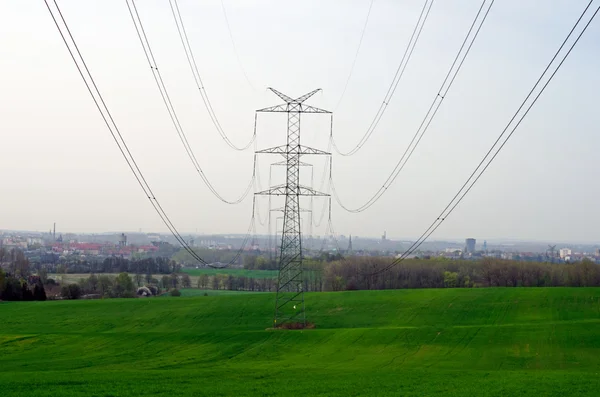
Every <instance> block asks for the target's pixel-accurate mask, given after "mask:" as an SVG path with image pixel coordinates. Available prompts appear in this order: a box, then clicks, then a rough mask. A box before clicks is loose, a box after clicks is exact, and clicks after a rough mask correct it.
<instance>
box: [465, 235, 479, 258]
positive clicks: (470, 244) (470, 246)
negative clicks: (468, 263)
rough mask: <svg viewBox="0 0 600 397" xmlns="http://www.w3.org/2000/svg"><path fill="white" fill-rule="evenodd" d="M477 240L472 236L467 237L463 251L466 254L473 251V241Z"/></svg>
mask: <svg viewBox="0 0 600 397" xmlns="http://www.w3.org/2000/svg"><path fill="white" fill-rule="evenodd" d="M476 242H477V240H475V239H474V238H468V239H466V240H465V252H466V253H467V254H472V253H474V252H475V243H476Z"/></svg>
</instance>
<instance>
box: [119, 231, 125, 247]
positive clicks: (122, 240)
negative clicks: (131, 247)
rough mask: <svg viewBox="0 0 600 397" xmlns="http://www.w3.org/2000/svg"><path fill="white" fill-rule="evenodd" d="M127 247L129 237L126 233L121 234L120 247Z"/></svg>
mask: <svg viewBox="0 0 600 397" xmlns="http://www.w3.org/2000/svg"><path fill="white" fill-rule="evenodd" d="M126 245H127V235H126V234H125V233H121V236H119V247H125V246H126Z"/></svg>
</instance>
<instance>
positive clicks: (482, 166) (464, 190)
mask: <svg viewBox="0 0 600 397" xmlns="http://www.w3.org/2000/svg"><path fill="white" fill-rule="evenodd" d="M593 1H594V0H590V2H589V3H588V5H587V6H586V7H585V9H584V10H583V12H582V13H581V15H580V16H579V18H578V19H577V22H575V25H573V27H572V28H571V31H570V32H569V34H568V35H567V37H566V38H565V39H564V41H563V42H562V44H561V45H560V47H559V48H558V50H557V51H556V53H555V54H554V56H553V57H552V59H551V60H550V62H549V63H548V65H547V66H546V68H545V69H544V71H543V72H542V74H541V75H540V77H539V78H538V80H537V81H536V83H535V84H534V86H533V87H532V88H531V90H530V91H529V93H528V94H527V96H526V97H525V99H524V100H523V102H522V103H521V105H520V106H519V108H518V109H517V111H516V112H515V114H514V115H513V116H512V118H511V119H510V121H509V122H508V123H507V125H506V127H504V129H503V130H502V132H501V134H500V135H499V136H498V138H497V139H496V141H495V142H494V144H493V145H492V146H491V147H490V149H489V150H488V152H487V153H486V154H485V156H484V157H483V159H482V160H481V162H480V163H479V164H478V165H477V167H476V168H475V170H474V171H473V172H472V173H471V175H470V176H469V178H468V179H467V180H466V181H465V183H464V184H463V185H462V186H461V188H460V189H459V190H458V192H457V193H456V195H455V196H454V197H453V198H452V200H450V202H449V203H448V205H446V207H445V208H444V209H443V210H442V212H441V213H440V214H439V215H438V217H437V218H436V219H435V220H434V221H433V222H432V223H431V225H430V226H429V227H428V228H427V229H426V230H425V231H424V232H423V234H421V236H420V237H419V238H418V239H417V241H415V242H414V243H413V244H412V245H411V246H410V247H409V248H408V249H407V250H406V251H405V252H404V253H403V254H402V255H401V256H400V257H399V258H398V259H396V260H394V261H393V262H392V263H391V264H389V265H388V266H386V267H384V268H383V269H380V270H378V271H376V272H373V273H371V274H369V275H371V276H373V275H377V274H379V273H382V272H384V271H387V270H389V269H391V268H392V267H394V266H396V265H397V264H399V263H400V262H402V261H403V260H405V259H406V258H407V257H408V256H409V255H410V254H412V253H413V252H414V251H415V250H417V249H418V248H419V247H420V246H421V244H423V242H425V240H427V238H429V236H431V234H433V232H435V231H436V230H437V229H438V228H439V227H440V225H441V224H442V223H443V222H444V221H445V220H446V219H447V218H448V216H449V215H450V214H451V213H452V212H453V211H454V209H456V207H457V206H458V204H460V202H461V201H462V200H463V199H464V197H465V196H466V195H467V194H468V193H469V192H470V191H471V189H472V188H473V186H474V185H475V183H477V181H478V180H479V178H481V176H482V175H483V173H484V172H485V171H486V170H487V169H488V167H489V166H490V164H491V163H492V162H493V161H494V159H495V158H496V156H497V155H498V154H499V153H500V151H501V150H502V148H503V147H504V145H506V143H507V142H508V140H509V139H510V138H511V137H512V135H513V134H514V132H515V131H516V129H517V128H518V127H519V125H520V124H521V122H522V121H523V119H524V118H525V117H526V116H527V114H528V113H529V111H530V110H531V108H532V107H533V105H535V103H536V102H537V100H538V98H539V97H540V96H541V95H542V93H543V92H544V90H545V89H546V87H547V86H548V84H550V82H551V81H552V79H553V78H554V76H555V75H556V73H557V72H558V70H559V69H560V68H561V66H562V64H563V63H564V62H565V60H566V59H567V57H568V56H569V54H570V53H571V51H572V50H573V48H574V47H575V45H577V43H578V42H579V39H580V38H581V37H582V36H583V34H584V33H585V31H586V30H587V28H588V27H589V25H590V24H591V22H592V21H593V20H594V18H595V17H596V15H597V14H598V11H599V10H600V6H599V7H598V8H596V11H595V12H594V13H593V14H592V16H591V17H590V19H589V20H588V21H587V23H586V24H585V26H584V27H583V29H582V30H581V32H580V33H579V35H578V36H577V38H576V39H575V41H574V42H573V43H572V44H571V46H570V48H569V50H568V51H567V52H566V54H564V55H563V56H562V59H561V60H560V62H559V63H558V65H557V66H556V67H555V69H554V71H553V72H552V73H551V74H550V76H549V77H547V80H546V82H545V83H544V84H543V86H542V87H541V89H540V90H539V92H538V93H537V94H536V95H535V97H534V98H533V100H532V101H531V103H530V104H529V105H528V106H527V108H526V110H525V111H524V112H523V114H522V115H521V116H520V118H519V119H518V121H517V122H516V123H515V124H514V126H513V128H512V130H511V131H510V133H508V135H507V136H506V138H504V140H503V141H502V139H503V137H504V135H505V134H506V132H507V131H508V130H509V128H510V127H511V124H513V122H514V121H515V120H516V119H517V117H518V116H519V112H521V110H522V109H523V108H524V107H525V106H526V104H527V101H528V100H529V98H530V97H531V96H532V95H533V94H534V92H535V91H536V89H537V87H538V86H539V85H540V82H541V81H542V80H543V79H544V77H545V76H546V74H547V72H548V71H549V70H550V68H551V67H552V65H553V64H554V63H555V62H554V61H555V60H556V58H557V57H558V55H559V54H560V52H561V51H562V49H563V48H564V46H565V44H566V43H567V42H568V41H569V39H570V38H571V35H572V34H573V32H574V31H575V29H577V26H578V25H579V24H580V22H581V20H582V19H583V17H584V16H585V14H586V13H587V11H588V9H589V7H590V6H591V5H592V3H593ZM500 141H502V143H501V144H500V145H499V146H498V143H500ZM492 152H494V153H493V155H492ZM490 155H491V157H490ZM488 158H489V160H488ZM486 161H487V163H486Z"/></svg>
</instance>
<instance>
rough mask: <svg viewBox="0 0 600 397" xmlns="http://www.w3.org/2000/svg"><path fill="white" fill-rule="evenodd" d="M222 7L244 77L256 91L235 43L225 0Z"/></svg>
mask: <svg viewBox="0 0 600 397" xmlns="http://www.w3.org/2000/svg"><path fill="white" fill-rule="evenodd" d="M221 9H222V10H223V17H224V18H225V24H226V25H227V31H228V32H229V39H230V40H231V46H232V47H233V52H234V53H235V57H236V59H237V62H238V65H239V66H240V69H241V71H242V73H243V75H244V78H245V79H246V82H247V83H248V85H249V86H250V88H252V90H253V91H256V89H255V88H254V85H253V84H252V82H251V81H250V79H249V78H248V73H246V69H245V68H244V65H243V64H242V60H241V58H240V54H239V53H238V50H237V46H236V45H235V40H234V39H233V33H232V32H231V25H230V24H229V17H228V16H227V9H226V8H225V3H224V2H223V0H221Z"/></svg>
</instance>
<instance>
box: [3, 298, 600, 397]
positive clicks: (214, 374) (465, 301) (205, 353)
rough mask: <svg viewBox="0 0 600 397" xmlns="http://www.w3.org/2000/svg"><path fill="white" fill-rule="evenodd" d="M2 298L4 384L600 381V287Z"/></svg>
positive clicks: (238, 390)
mask: <svg viewBox="0 0 600 397" xmlns="http://www.w3.org/2000/svg"><path fill="white" fill-rule="evenodd" d="M273 299H274V295H273V294H271V293H260V294H256V293H245V294H236V295H220V296H198V297H189V298H183V299H182V298H149V299H106V300H89V301H54V302H11V303H0V318H1V319H2V321H1V322H0V386H1V390H2V395H3V396H57V395H61V396H138V395H153V396H173V395H177V396H182V395H183V396H201V395H205V396H229V395H236V396H255V395H256V396H262V395H266V396H276V395H277V396H281V395H328V396H388V395H389V396H395V395H404V396H423V395H448V396H459V395H460V396H462V395H471V396H474V395H476V396H507V395H523V396H542V395H543V396H552V395H553V396H565V395H597V392H598V390H600V289H598V288H504V289H502V288H489V289H428V290H396V291H351V292H327V293H310V294H307V295H306V305H307V308H308V318H309V320H310V321H312V322H314V323H315V324H316V329H311V330H304V331H282V330H275V331H274V330H269V329H267V328H268V327H269V326H270V319H271V315H272V311H273Z"/></svg>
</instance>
